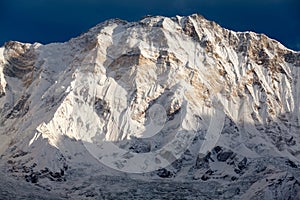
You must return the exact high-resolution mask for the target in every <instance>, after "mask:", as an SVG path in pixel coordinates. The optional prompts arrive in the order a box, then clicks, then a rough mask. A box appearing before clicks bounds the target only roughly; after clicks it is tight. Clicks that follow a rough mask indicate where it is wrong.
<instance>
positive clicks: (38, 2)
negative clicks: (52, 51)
mask: <svg viewBox="0 0 300 200" xmlns="http://www.w3.org/2000/svg"><path fill="white" fill-rule="evenodd" d="M0 9H1V10H0V46H2V45H3V44H4V42H5V41H9V40H17V41H22V42H30V43H32V42H40V43H43V44H45V43H49V42H62V41H67V40H69V39H70V38H71V37H75V36H77V35H79V34H80V33H82V32H85V31H86V30H87V29H89V28H91V27H92V26H94V25H96V24H97V23H100V22H102V21H104V20H106V19H109V18H121V19H125V20H127V21H137V20H139V19H140V18H141V17H142V16H144V15H148V14H149V15H164V16H175V15H190V14H192V13H199V14H201V15H203V16H204V17H206V18H207V19H209V20H213V21H215V22H217V23H219V24H220V25H221V26H223V27H225V28H228V29H232V30H236V31H245V30H251V31H255V32H258V33H265V34H266V35H268V36H269V37H271V38H274V39H276V40H278V41H280V42H281V43H283V44H284V45H286V46H287V47H289V48H291V49H294V50H300V0H249V1H248V0H127V1H126V0H0Z"/></svg>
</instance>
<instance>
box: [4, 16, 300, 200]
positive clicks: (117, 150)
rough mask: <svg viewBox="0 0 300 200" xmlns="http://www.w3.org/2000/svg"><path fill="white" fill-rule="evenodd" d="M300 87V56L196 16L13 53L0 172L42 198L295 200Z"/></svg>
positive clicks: (108, 25)
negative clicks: (39, 191) (40, 193)
mask: <svg viewBox="0 0 300 200" xmlns="http://www.w3.org/2000/svg"><path fill="white" fill-rule="evenodd" d="M299 88H300V52H295V51H292V50H289V49H287V48H285V47H284V46H283V45H281V44H280V43H278V42H277V41H275V40H272V39H270V38H268V37H267V36H265V35H261V34H256V33H253V32H233V31H230V30H226V29H224V28H222V27H220V26H219V25H217V24H216V23H214V22H210V21H208V20H206V19H204V18H203V17H202V16H200V15H191V16H187V17H180V16H176V17H173V18H167V17H161V16H156V17H146V18H144V19H142V20H141V21H139V22H130V23H129V22H126V21H122V20H118V19H114V20H108V21H106V22H104V23H101V24H99V25H97V26H95V27H93V28H91V29H90V30H89V31H88V32H86V33H83V34H82V35H80V36H79V37H77V38H74V39H71V40H70V41H68V42H65V43H53V44H48V45H41V44H38V43H35V44H23V43H19V42H8V43H6V44H5V46H4V47H2V48H0V124H1V126H0V140H1V144H0V154H1V155H2V156H1V165H2V166H3V169H4V170H8V171H9V173H10V174H11V175H14V176H18V177H22V178H23V180H24V184H33V186H32V187H35V186H34V184H35V185H37V186H38V187H41V188H43V189H45V190H46V191H48V192H49V197H51V195H53V194H54V193H55V192H54V193H52V191H51V190H53V191H57V193H56V195H57V194H59V195H61V197H72V198H81V197H82V196H85V197H99V198H113V197H114V195H115V194H118V195H119V196H121V197H127V198H129V197H131V198H149V199H150V198H158V197H168V196H165V193H163V191H162V193H159V192H158V193H152V192H149V191H151V190H150V189H149V188H155V187H156V186H164V188H165V189H166V190H165V192H166V191H168V193H170V195H171V196H172V195H178V197H180V196H181V195H182V197H187V196H188V197H189V198H190V199H193V198H195V199H197V198H198V197H199V195H201V196H203V199H210V198H218V199H222V198H223V199H251V198H254V199H282V198H283V199H285V198H287V199H288V197H289V198H290V199H297V198H300V193H299V192H298V191H300V185H299V181H300V180H299V177H300V172H299V162H300V153H299V152H300V149H299V143H300V135H299V133H300V92H299ZM90 173H93V174H94V175H95V176H97V177H98V178H97V180H96V179H94V178H93V176H91V175H90ZM137 173H138V174H137ZM95 176H94V177H95ZM145 177H146V179H147V180H149V181H150V182H149V181H145V180H144V179H145ZM133 178H134V179H133ZM160 179H163V181H162V182H160ZM114 180H115V181H114ZM137 180H138V181H140V185H144V186H149V187H145V188H141V190H140V191H141V194H145V196H141V194H140V193H139V191H137V190H135V189H134V188H135V187H136V185H135V181H137ZM152 180H156V181H158V183H157V184H154V183H153V182H152ZM10 181H13V180H10ZM26 181H27V182H29V183H27V182H26ZM165 181H167V182H168V184H170V185H167V186H166V185H165V183H166V182H165ZM87 182H89V183H88V184H87ZM112 182H114V183H115V184H116V185H117V186H116V188H117V189H116V188H113V187H112V188H107V187H105V188H106V191H102V190H101V187H102V186H103V185H106V184H107V183H112ZM75 183H76V184H75ZM147 183H148V184H147ZM180 183H182V184H181V186H180ZM188 183H191V184H188ZM74 184H75V185H76V188H75V186H74V187H71V185H74ZM124 184H125V186H126V187H128V188H130V189H132V190H130V189H129V190H130V191H131V192H130V193H121V191H119V190H120V188H122V187H124ZM172 185H173V186H174V187H172ZM189 185H190V186H189ZM189 187H190V188H189ZM102 188H103V187H102ZM178 188H179V189H178ZM180 188H181V190H180ZM172 189H173V190H172ZM162 190H163V189H162ZM2 191H5V187H3V189H2ZM64 191H67V192H64ZM147 191H148V192H147ZM189 191H190V192H189ZM192 191H193V192H192ZM196 191H197V192H196ZM203 194H205V196H204V195H203ZM0 195H1V194H0ZM11 195H13V194H11ZM14 195H16V194H14ZM23 195H25V193H23ZM109 195H112V196H109ZM155 195H156V196H155ZM171 196H170V197H171ZM25 197H27V196H25ZM45 198H46V197H45Z"/></svg>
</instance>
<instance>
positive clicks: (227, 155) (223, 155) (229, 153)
mask: <svg viewBox="0 0 300 200" xmlns="http://www.w3.org/2000/svg"><path fill="white" fill-rule="evenodd" d="M232 155H233V152H232V151H225V152H220V153H219V154H218V155H217V159H218V161H221V162H225V161H226V160H227V159H228V158H230V156H232Z"/></svg>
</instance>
